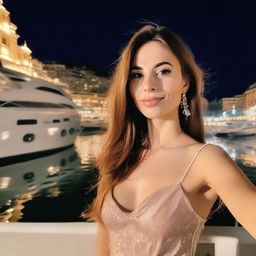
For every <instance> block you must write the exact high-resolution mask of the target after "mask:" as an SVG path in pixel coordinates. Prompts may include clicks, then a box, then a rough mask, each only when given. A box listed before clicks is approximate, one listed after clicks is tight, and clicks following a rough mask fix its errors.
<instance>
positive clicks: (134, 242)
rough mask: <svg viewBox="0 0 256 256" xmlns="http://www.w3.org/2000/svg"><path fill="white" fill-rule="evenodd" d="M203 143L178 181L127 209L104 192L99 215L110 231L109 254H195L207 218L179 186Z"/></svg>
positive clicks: (179, 255) (166, 255)
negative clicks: (202, 215)
mask: <svg viewBox="0 0 256 256" xmlns="http://www.w3.org/2000/svg"><path fill="white" fill-rule="evenodd" d="M206 145H207V143H206V144H204V145H202V146H201V147H200V148H199V150H198V151H197V152H196V154H195V156H194V157H193V159H192V161H191V163H190V164H189V166H188V168H187V169H186V170H185V172H184V173H183V175H182V177H181V179H180V181H179V182H178V184H175V185H171V186H165V187H162V188H160V189H158V190H157V191H155V192H154V193H153V194H151V195H150V196H148V197H147V198H145V199H144V200H143V201H142V202H141V203H140V204H139V205H138V207H137V208H136V209H135V210H134V211H132V212H127V211H124V210H123V209H121V208H120V206H119V205H118V202H116V199H115V198H114V197H113V192H112V191H111V192H110V193H108V194H107V196H106V199H105V200H104V203H103V207H102V218H103V221H104V223H105V225H106V227H107V229H108V231H109V236H110V244H109V248H110V256H140V255H141V256H194V255H195V251H196V246H197V243H198V239H199V236H200V234H201V232H202V230H203V228H204V224H205V222H206V219H203V218H201V217H200V216H199V215H198V214H197V213H196V212H195V211H194V210H193V208H192V206H191V204H190V201H189V199H188V198H187V196H186V194H185V193H184V191H183V188H182V184H181V183H182V181H183V179H184V178H185V176H186V174H187V173H188V171H189V168H190V166H191V165H192V163H193V161H194V159H195V158H196V156H197V154H198V153H199V151H200V150H201V149H202V148H203V147H204V146H206Z"/></svg>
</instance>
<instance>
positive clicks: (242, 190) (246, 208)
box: [200, 145, 256, 239]
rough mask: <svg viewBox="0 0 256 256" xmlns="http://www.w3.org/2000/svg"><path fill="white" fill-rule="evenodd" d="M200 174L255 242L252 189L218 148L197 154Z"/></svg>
mask: <svg viewBox="0 0 256 256" xmlns="http://www.w3.org/2000/svg"><path fill="white" fill-rule="evenodd" d="M201 153H202V154H201V157H200V160H201V161H200V163H202V165H201V167H202V169H201V168H200V169H201V170H202V174H203V175H204V177H205V180H206V182H207V183H208V185H209V186H210V187H211V188H213V189H214V190H215V192H216V193H217V194H218V195H219V196H220V197H221V199H222V200H223V202H224V203H225V204H226V206H227V208H228V209H229V211H230V212H231V213H232V214H233V216H234V217H235V218H236V219H237V220H238V221H239V223H240V224H241V225H242V226H243V227H244V228H245V229H246V230H247V231H248V232H249V233H250V234H251V235H252V236H253V237H254V238H255V239H256V186H254V185H253V183H252V182H251V181H250V180H249V179H248V178H247V177H246V175H245V174H244V173H243V171H242V170H241V169H240V168H239V167H238V165H237V164H236V163H235V162H234V161H233V160H232V159H231V158H230V156H229V155H228V154H227V153H226V152H225V151H224V150H222V149H221V148H220V147H219V146H216V145H208V146H207V147H205V148H204V150H202V152H201Z"/></svg>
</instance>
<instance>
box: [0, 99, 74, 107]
mask: <svg viewBox="0 0 256 256" xmlns="http://www.w3.org/2000/svg"><path fill="white" fill-rule="evenodd" d="M0 107H26V108H71V109H74V107H73V106H72V105H69V104H55V103H46V102H35V101H0Z"/></svg>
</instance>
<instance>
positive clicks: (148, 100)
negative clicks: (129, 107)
mask: <svg viewBox="0 0 256 256" xmlns="http://www.w3.org/2000/svg"><path fill="white" fill-rule="evenodd" d="M163 98H164V97H150V98H144V99H142V100H141V101H143V102H151V101H155V100H161V99H163Z"/></svg>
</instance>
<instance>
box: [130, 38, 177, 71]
mask: <svg viewBox="0 0 256 256" xmlns="http://www.w3.org/2000/svg"><path fill="white" fill-rule="evenodd" d="M163 61H169V62H171V64H172V65H173V66H179V61H178V59H177V57H176V56H175V55H174V53H173V52H172V50H171V49H170V48H169V47H168V46H167V45H165V44H164V43H162V42H157V41H149V42H147V43H145V44H144V45H142V46H141V47H140V48H139V49H138V50H137V52H136V53H135V55H134V58H133V61H132V65H133V66H140V67H143V66H145V67H146V66H151V65H155V64H156V63H159V62H163Z"/></svg>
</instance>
